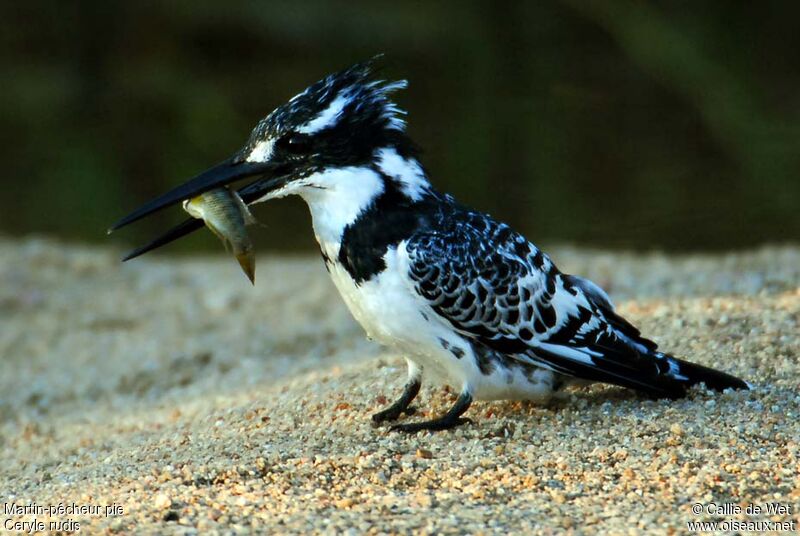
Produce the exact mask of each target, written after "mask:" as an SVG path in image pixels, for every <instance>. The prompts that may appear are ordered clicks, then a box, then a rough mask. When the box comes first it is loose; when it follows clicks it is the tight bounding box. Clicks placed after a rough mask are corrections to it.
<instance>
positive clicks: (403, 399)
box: [372, 359, 422, 424]
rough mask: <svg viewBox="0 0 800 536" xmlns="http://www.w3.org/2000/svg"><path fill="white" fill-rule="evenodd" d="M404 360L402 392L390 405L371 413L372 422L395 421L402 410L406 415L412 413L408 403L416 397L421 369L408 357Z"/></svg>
mask: <svg viewBox="0 0 800 536" xmlns="http://www.w3.org/2000/svg"><path fill="white" fill-rule="evenodd" d="M406 361H408V381H407V382H406V385H405V387H403V394H402V395H400V398H398V399H397V400H395V402H394V403H393V404H392V405H391V406H389V407H388V408H386V409H384V410H382V411H379V412H378V413H375V414H373V415H372V422H373V423H374V424H379V423H382V422H384V421H396V420H397V419H398V418H399V417H400V415H401V414H402V413H403V412H405V413H407V414H408V415H411V414H412V413H413V411H412V408H409V405H410V404H411V401H412V400H414V398H416V396H417V393H419V388H420V386H421V385H422V369H421V368H420V367H419V365H417V364H416V363H414V362H413V361H411V360H410V359H406Z"/></svg>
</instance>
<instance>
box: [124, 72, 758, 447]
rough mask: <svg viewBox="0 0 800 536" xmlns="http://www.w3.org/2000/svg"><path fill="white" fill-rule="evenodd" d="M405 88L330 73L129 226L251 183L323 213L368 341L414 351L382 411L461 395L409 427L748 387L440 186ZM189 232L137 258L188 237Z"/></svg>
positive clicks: (247, 194)
mask: <svg viewBox="0 0 800 536" xmlns="http://www.w3.org/2000/svg"><path fill="white" fill-rule="evenodd" d="M403 87H405V82H395V83H385V82H382V81H377V80H374V79H373V78H372V67H371V64H370V63H369V62H368V63H364V64H359V65H356V66H354V67H351V68H350V69H347V70H345V71H342V72H340V73H337V74H334V75H331V76H328V77H326V78H325V79H323V80H321V81H320V82H317V83H316V84H314V85H312V86H310V87H309V88H308V89H306V90H305V91H304V92H303V93H301V94H299V95H297V96H296V97H294V98H293V99H291V100H290V101H289V102H288V103H286V104H284V105H283V106H281V107H279V108H278V109H276V110H275V111H274V112H273V113H272V114H270V115H269V116H267V117H266V118H265V119H264V120H263V121H261V122H260V123H259V124H258V126H257V127H256V128H255V130H254V131H253V133H252V134H251V136H250V139H249V140H248V142H247V144H246V145H245V146H244V148H243V149H242V150H241V151H239V152H238V153H237V154H236V155H235V156H234V157H233V158H231V159H230V160H228V161H226V162H223V164H220V165H219V166H217V167H215V168H213V169H212V170H211V171H209V172H206V173H205V174H202V175H200V176H198V177H196V178H195V179H193V180H192V181H190V182H189V183H187V184H185V185H183V186H181V187H178V188H177V189H175V190H173V191H172V192H169V193H167V194H165V195H164V196H162V197H161V198H159V199H157V200H155V201H154V202H152V203H150V204H148V205H146V206H145V207H143V208H142V209H140V210H138V211H136V212H134V213H133V214H131V215H130V216H128V217H127V218H125V219H123V220H122V221H121V222H120V224H118V226H121V225H124V224H127V223H130V222H131V221H134V220H136V219H138V218H140V217H143V216H145V215H147V214H149V213H150V212H153V211H154V210H158V209H160V208H162V207H163V206H166V205H169V204H172V203H175V202H178V201H180V200H182V199H185V198H187V197H190V196H191V195H196V194H197V193H199V192H200V191H204V190H207V189H210V188H213V187H215V186H218V185H219V184H227V183H230V182H232V181H233V180H238V179H239V178H241V177H244V176H248V175H254V174H261V173H263V174H264V177H262V178H261V179H260V180H257V181H256V182H253V183H251V184H249V185H247V186H245V187H243V188H242V189H240V190H239V193H240V195H241V197H242V198H243V199H244V200H245V201H246V202H248V203H255V202H260V201H266V200H269V199H273V198H279V197H285V196H287V195H292V194H296V195H299V196H301V197H302V198H303V199H304V200H305V201H306V203H307V204H308V206H309V208H310V211H311V217H312V222H313V226H314V232H315V236H316V238H317V241H318V243H319V247H320V251H321V253H322V256H323V259H324V261H325V264H326V267H327V269H328V271H329V273H330V275H331V278H332V279H333V281H334V283H335V285H336V287H337V288H338V290H339V292H340V293H341V295H342V297H343V299H344V301H345V303H346V304H347V306H348V307H349V309H350V311H351V312H352V314H353V316H354V317H355V318H356V320H357V321H358V322H359V323H360V324H361V325H362V326H363V327H364V329H365V330H366V332H367V334H368V336H369V337H370V338H372V339H375V340H377V341H379V342H381V343H383V344H385V345H387V346H390V347H392V348H394V349H396V350H399V351H401V352H403V354H404V355H405V356H406V359H407V361H408V365H409V378H408V382H407V384H406V388H405V390H404V392H403V395H402V396H401V398H400V399H399V400H398V401H397V402H396V403H395V404H393V405H392V406H391V407H389V408H387V409H385V410H384V411H382V412H380V413H378V414H376V415H374V416H373V419H374V420H375V421H376V422H380V421H384V420H395V419H397V418H399V417H400V415H401V414H402V413H403V412H404V411H406V410H407V408H408V406H409V404H410V403H411V401H412V400H413V398H414V397H415V396H416V394H417V392H418V390H419V386H420V382H421V379H422V377H423V375H424V376H425V377H428V376H431V377H435V378H438V379H439V380H440V381H443V382H446V383H448V384H451V385H453V386H455V387H456V388H458V389H459V390H460V392H461V395H460V396H459V398H458V401H457V402H456V404H455V406H454V407H453V409H452V410H450V411H449V412H448V413H447V414H446V415H444V416H443V417H440V418H438V419H434V420H432V421H427V422H418V423H410V424H403V425H400V426H397V427H395V428H396V429H400V430H405V431H415V430H419V429H434V430H435V429H443V428H448V427H451V426H454V425H457V424H460V423H461V422H464V419H463V418H462V417H461V415H462V414H463V412H464V411H466V410H467V408H468V407H469V404H470V402H471V401H472V400H473V399H487V400H494V399H532V400H544V399H547V398H548V397H549V396H550V395H551V394H552V392H554V391H555V390H557V389H559V388H561V387H562V386H564V385H566V384H569V383H572V382H581V383H586V382H606V383H612V384H616V385H621V386H624V387H630V388H633V389H636V390H638V391H641V392H644V393H647V394H649V395H652V396H657V397H678V396H682V395H683V394H685V392H686V390H687V389H688V388H689V387H690V386H692V385H695V384H698V383H705V384H706V385H707V386H708V387H710V388H713V389H717V390H723V389H726V388H748V387H749V386H748V384H747V383H746V382H744V381H742V380H739V379H738V378H735V377H733V376H730V375H728V374H725V373H723V372H719V371H716V370H713V369H710V368H707V367H703V366H700V365H696V364H692V363H689V362H687V361H684V360H681V359H678V358H675V357H673V356H670V355H667V354H664V353H661V352H659V351H658V350H657V347H656V344H655V343H654V342H652V341H650V340H648V339H645V338H643V337H642V336H641V335H640V333H639V331H638V330H637V329H636V328H635V327H634V326H632V325H631V324H630V323H629V322H627V321H626V320H625V319H623V318H622V317H621V316H619V315H618V314H617V313H616V312H615V310H614V306H613V304H612V303H611V300H610V299H609V297H608V295H606V293H605V292H604V291H603V290H602V289H601V288H600V287H598V286H597V285H595V284H594V283H592V282H591V281H589V280H586V279H583V278H581V277H578V276H574V275H568V274H563V273H561V272H560V271H559V270H558V269H557V268H556V266H555V264H554V263H553V262H552V261H551V259H550V258H549V257H548V256H547V255H546V254H544V253H543V252H542V251H540V250H539V249H538V248H537V247H536V246H534V245H533V244H532V243H530V242H529V241H528V240H527V239H526V238H525V237H523V236H522V235H520V234H519V233H516V232H515V231H513V230H512V229H511V228H510V227H509V226H508V225H505V224H503V223H500V222H497V221H495V220H494V219H492V218H491V217H490V216H488V215H486V214H483V213H481V212H477V211H474V210H471V209H468V208H466V207H464V206H462V205H460V204H458V203H457V202H456V201H455V200H454V199H453V198H452V197H451V196H449V195H444V194H441V193H439V192H437V191H436V190H435V189H434V188H433V187H432V186H431V184H430V182H429V181H428V178H427V174H426V173H425V171H424V169H423V168H422V166H421V165H420V163H419V160H418V158H417V151H416V150H415V148H414V146H413V144H412V143H411V142H410V141H409V140H408V138H407V137H406V135H405V122H404V121H403V119H402V114H403V112H402V111H401V110H400V109H399V108H398V107H397V106H396V105H395V104H394V103H393V102H392V100H391V99H390V95H391V93H392V92H393V91H395V90H398V89H401V88H403ZM187 230H191V229H189V226H188V224H183V227H181V226H179V228H176V230H173V231H171V232H170V233H168V234H167V235H165V237H161V238H159V239H157V240H156V241H154V242H153V243H152V244H151V245H149V246H146V247H145V248H142V249H140V250H137V252H136V254H139V253H141V252H144V251H147V250H148V249H151V248H152V247H157V246H159V245H162V244H163V243H166V242H168V241H170V240H172V239H174V238H177V237H179V236H181V235H182V234H185V233H186V232H187Z"/></svg>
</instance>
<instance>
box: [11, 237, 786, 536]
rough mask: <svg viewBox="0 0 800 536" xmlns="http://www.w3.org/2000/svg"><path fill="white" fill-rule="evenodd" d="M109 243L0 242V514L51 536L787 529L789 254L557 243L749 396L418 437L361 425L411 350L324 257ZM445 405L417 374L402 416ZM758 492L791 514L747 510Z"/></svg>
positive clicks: (501, 421)
mask: <svg viewBox="0 0 800 536" xmlns="http://www.w3.org/2000/svg"><path fill="white" fill-rule="evenodd" d="M119 253H120V251H118V250H116V249H111V248H106V249H104V248H95V247H86V246H76V245H70V244H63V243H60V242H57V241H53V240H49V239H41V238H31V239H27V240H10V239H3V240H0V280H1V281H2V285H1V286H0V326H1V327H0V494H2V495H3V497H2V500H0V502H2V503H3V506H2V507H3V509H4V510H3V513H0V522H3V523H4V524H7V523H9V522H11V523H14V522H22V521H28V522H32V521H37V522H38V521H41V522H44V523H46V524H47V523H50V522H57V523H62V525H61V526H62V528H64V529H65V532H66V531H68V530H69V526H68V525H67V524H66V523H67V522H70V521H71V522H73V523H80V529H81V532H83V533H88V534H96V533H123V534H127V533H133V532H136V533H158V534H215V533H217V534H231V533H251V532H268V533H281V534H283V533H302V534H308V533H348V534H362V533H369V534H371V533H376V534H377V533H407V532H415V533H437V534H440V533H459V534H461V533H484V534H508V533H517V534H519V533H525V534H528V533H552V532H575V533H598V532H599V533H623V534H624V533H640V532H644V531H646V532H648V533H687V532H691V530H690V529H689V528H687V527H688V526H687V522H691V521H703V520H718V521H734V520H739V521H755V520H761V521H764V520H771V521H778V522H792V521H793V522H794V523H795V525H794V526H795V528H796V527H797V518H798V515H799V514H798V509H799V508H800V458H799V456H800V424H798V416H799V415H800V389H798V387H800V365H798V355H800V351H799V350H800V330H798V324H800V287H799V286H798V285H799V284H800V249H798V248H796V247H765V248H762V249H758V250H754V251H750V252H742V253H729V254H716V255H690V256H668V255H663V254H656V253H651V254H624V253H609V252H603V251H586V250H576V249H572V248H563V247H562V248H553V249H552V254H553V255H552V256H553V258H554V259H555V260H556V262H557V263H558V264H559V266H560V268H561V269H562V270H563V271H565V272H571V273H579V274H582V275H585V276H587V277H590V278H591V279H593V280H595V281H596V282H597V283H599V284H600V285H602V286H603V287H605V288H606V289H608V291H609V293H610V294H611V296H612V298H613V299H614V300H615V301H616V303H617V306H618V309H619V311H620V312H621V313H622V314H623V315H624V316H626V317H627V318H629V319H630V320H631V321H632V322H633V323H635V324H637V325H638V326H639V327H640V328H641V329H642V332H643V333H644V334H646V335H647V336H649V337H651V338H653V339H655V340H656V341H657V342H659V344H660V345H661V348H662V349H664V350H666V351H669V352H671V353H674V354H676V355H679V356H683V357H686V358H689V359H691V360H693V361H697V362H699V363H702V364H705V365H710V366H714V367H717V368H719V369H722V370H725V371H727V372H730V373H733V374H735V375H738V376H740V377H742V378H744V379H747V380H749V381H750V382H752V383H753V384H754V385H755V389H754V390H753V391H744V392H743V391H738V392H731V391H729V392H725V393H722V394H719V393H712V392H707V391H705V390H703V389H699V388H698V389H695V390H693V391H692V392H691V394H690V396H689V397H687V398H685V399H681V400H673V401H670V400H649V399H647V398H644V397H642V396H639V395H637V394H636V393H633V392H631V391H628V390H625V389H621V388H617V387H610V386H592V387H590V388H586V389H582V390H574V391H568V392H567V393H564V394H563V395H562V396H560V397H558V398H557V399H556V400H554V401H553V402H552V403H550V404H548V405H547V406H544V407H541V406H536V405H533V404H528V403H518V402H516V403H513V402H492V403H489V402H477V403H475V404H474V405H473V407H472V408H471V409H470V410H469V412H468V416H469V417H471V418H472V419H473V421H474V422H473V423H472V424H468V425H466V426H463V427H460V428H457V429H455V430H452V431H448V432H439V433H435V434H431V433H421V434H418V435H412V436H407V435H401V434H397V433H391V432H389V431H388V430H387V429H386V428H385V427H381V428H373V427H372V426H371V425H370V419H369V416H370V414H371V413H372V412H374V411H376V410H377V409H378V408H379V407H380V406H381V405H383V404H386V403H387V402H391V401H392V399H393V398H394V397H395V396H397V395H398V394H399V392H400V389H401V386H402V384H403V381H404V379H405V365H404V362H403V359H402V356H400V355H395V354H393V353H391V352H387V351H385V350H382V349H381V348H379V347H377V346H375V345H373V344H372V343H370V342H368V341H366V340H365V338H364V335H363V332H362V331H361V329H360V328H359V327H358V326H357V325H356V324H355V322H354V321H353V320H352V319H351V317H350V316H349V313H348V312H347V310H346V309H345V307H344V305H343V303H342V302H341V300H340V299H339V297H338V295H337V294H336V291H335V289H334V287H333V285H332V283H331V282H330V281H329V280H328V278H327V275H326V274H325V270H324V267H323V266H322V263H321V262H320V261H319V259H317V258H313V257H289V256H271V255H264V256H262V257H261V258H260V259H259V263H258V279H257V284H256V286H255V288H254V287H252V286H250V284H249V283H248V282H247V280H246V279H245V278H244V277H243V276H242V274H241V273H239V268H238V267H237V266H236V263H235V262H234V261H233V260H231V259H229V258H227V257H225V256H223V255H222V254H220V255H215V256H206V257H187V258H181V257H169V256H163V257H162V256H152V257H151V258H144V259H139V260H136V261H133V262H130V263H126V264H120V263H119V262H118V259H119ZM453 399H454V393H453V392H450V391H448V390H447V389H446V388H445V387H443V386H432V385H428V386H425V387H424V388H423V390H422V393H421V396H420V398H419V399H418V400H417V402H416V407H417V408H418V411H417V414H416V415H414V416H413V417H408V419H418V418H421V417H425V416H430V415H435V414H439V413H441V412H443V411H445V410H446V409H447V408H448V406H449V405H450V404H451V403H452V400H453ZM766 503H774V504H776V505H783V506H786V507H788V508H789V513H786V512H785V511H784V512H783V513H780V512H778V513H765V512H763V511H762V512H759V513H756V512H754V511H753V510H752V508H751V509H750V510H749V511H748V510H746V508H747V506H748V505H750V504H754V505H758V506H759V507H763V506H764V505H765V504H766ZM696 504H699V505H701V508H702V511H701V513H700V514H695V513H693V511H692V509H693V508H696V506H695V505H696ZM49 505H56V508H55V509H54V510H51V511H47V510H45V511H42V510H39V507H42V508H49ZM58 505H61V506H60V507H58ZM92 507H97V508H96V509H92ZM14 508H16V509H17V510H13V509H14ZM20 508H27V510H24V511H23V510H19V509H20ZM737 508H739V510H740V511H737V510H736V509H737ZM54 527H55V525H54ZM74 527H75V525H74V524H73V525H72V528H74ZM727 527H728V528H731V527H732V525H727ZM4 528H9V526H8V525H5V526H4ZM730 532H741V531H737V530H732V531H730Z"/></svg>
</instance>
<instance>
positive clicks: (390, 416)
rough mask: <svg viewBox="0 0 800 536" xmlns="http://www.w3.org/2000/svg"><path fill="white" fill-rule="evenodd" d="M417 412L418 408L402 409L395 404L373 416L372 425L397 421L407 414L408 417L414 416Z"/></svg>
mask: <svg viewBox="0 0 800 536" xmlns="http://www.w3.org/2000/svg"><path fill="white" fill-rule="evenodd" d="M416 412H417V408H415V407H413V406H408V407H405V408H404V407H402V406H401V405H400V404H397V402H395V403H394V404H392V405H391V406H389V407H388V408H386V409H384V410H381V411H379V412H378V413H373V414H372V424H375V425H378V424H381V423H383V422H386V421H396V420H397V419H399V418H400V416H401V415H402V414H403V413H405V414H406V415H413V414H415V413H416Z"/></svg>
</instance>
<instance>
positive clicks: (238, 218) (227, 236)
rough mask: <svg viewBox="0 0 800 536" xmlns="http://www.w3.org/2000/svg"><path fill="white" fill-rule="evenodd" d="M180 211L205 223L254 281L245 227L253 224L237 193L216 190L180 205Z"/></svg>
mask: <svg viewBox="0 0 800 536" xmlns="http://www.w3.org/2000/svg"><path fill="white" fill-rule="evenodd" d="M183 209H184V210H185V211H186V212H188V213H189V214H191V215H192V216H194V217H195V218H198V219H201V220H203V221H204V222H205V224H206V227H208V228H209V229H211V231H212V232H213V233H214V234H215V235H217V237H219V239H220V240H222V243H223V244H225V249H227V250H229V251H232V252H233V255H234V256H235V257H236V260H237V261H239V266H241V267H242V270H243V271H244V273H245V275H246V276H247V278H248V279H250V282H251V283H253V284H254V285H255V281H256V256H255V251H254V248H253V242H252V241H251V240H250V236H249V235H248V234H247V229H246V228H245V227H246V226H248V225H251V224H253V223H256V219H255V218H254V217H253V215H252V214H250V209H248V208H247V205H246V204H245V202H244V201H242V198H241V197H239V194H237V193H236V192H232V191H231V190H230V189H229V188H228V187H224V188H215V189H214V190H209V191H208V192H205V193H203V194H200V195H198V196H197V197H193V198H192V199H188V200H186V201H184V202H183Z"/></svg>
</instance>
